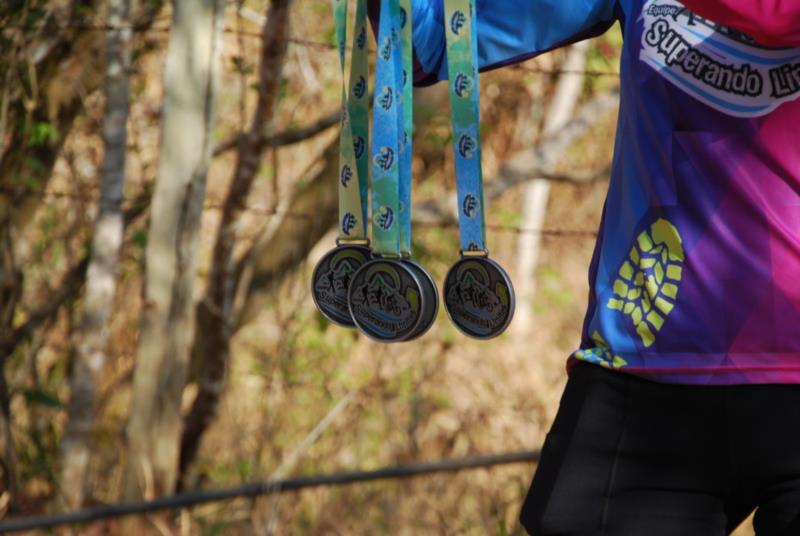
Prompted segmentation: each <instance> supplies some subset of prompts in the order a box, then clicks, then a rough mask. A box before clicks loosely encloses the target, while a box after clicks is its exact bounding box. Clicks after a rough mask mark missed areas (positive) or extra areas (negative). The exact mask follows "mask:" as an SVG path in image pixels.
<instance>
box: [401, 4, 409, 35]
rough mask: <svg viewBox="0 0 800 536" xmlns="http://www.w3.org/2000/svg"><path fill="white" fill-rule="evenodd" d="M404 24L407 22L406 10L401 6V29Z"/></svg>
mask: <svg viewBox="0 0 800 536" xmlns="http://www.w3.org/2000/svg"><path fill="white" fill-rule="evenodd" d="M406 24H408V13H406V10H405V9H403V8H402V7H401V8H400V29H401V30H402V29H403V28H405V27H406Z"/></svg>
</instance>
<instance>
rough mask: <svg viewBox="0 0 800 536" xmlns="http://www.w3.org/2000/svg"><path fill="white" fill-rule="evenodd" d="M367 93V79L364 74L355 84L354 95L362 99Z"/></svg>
mask: <svg viewBox="0 0 800 536" xmlns="http://www.w3.org/2000/svg"><path fill="white" fill-rule="evenodd" d="M366 94H367V80H366V79H365V78H364V77H363V76H360V77H359V78H358V82H356V83H355V85H354V86H353V95H354V96H355V97H356V98H357V99H361V98H363V97H364V95H366Z"/></svg>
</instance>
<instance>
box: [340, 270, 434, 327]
mask: <svg viewBox="0 0 800 536" xmlns="http://www.w3.org/2000/svg"><path fill="white" fill-rule="evenodd" d="M424 301H425V300H424V295H423V291H422V283H421V282H420V280H419V279H418V278H417V275H416V274H415V271H414V270H413V269H412V268H411V267H410V266H409V265H408V264H406V263H405V262H404V261H401V260H397V259H375V260H373V261H370V262H368V263H367V264H365V265H364V266H362V267H361V269H360V270H359V271H358V272H357V273H356V274H355V276H354V278H353V281H352V283H351V285H350V292H349V295H348V303H349V305H350V313H351V315H352V318H353V320H354V322H355V324H356V326H357V327H358V329H359V330H360V331H361V332H362V333H364V334H365V335H367V336H368V337H370V338H371V339H373V340H376V341H378V342H400V341H405V340H407V339H408V338H409V337H411V336H412V335H414V334H415V333H416V332H417V329H418V328H419V326H420V323H421V321H422V318H423V312H424V303H423V302H424Z"/></svg>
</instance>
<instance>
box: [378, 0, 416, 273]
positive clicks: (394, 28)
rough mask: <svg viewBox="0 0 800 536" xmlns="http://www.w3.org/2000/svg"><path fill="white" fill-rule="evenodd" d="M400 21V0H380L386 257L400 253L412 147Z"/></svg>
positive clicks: (381, 240)
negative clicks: (403, 190) (404, 177)
mask: <svg viewBox="0 0 800 536" xmlns="http://www.w3.org/2000/svg"><path fill="white" fill-rule="evenodd" d="M400 19H401V11H400V5H399V3H398V0H381V17H380V22H379V24H378V53H377V57H376V60H375V97H374V103H373V107H372V134H373V146H372V250H373V252H374V253H375V254H377V255H381V256H387V257H398V256H400V254H401V238H403V237H402V236H401V227H402V226H403V222H402V221H401V220H400V218H401V215H400V208H401V202H400V183H401V181H400V178H401V167H402V168H403V169H405V168H406V166H405V165H403V164H401V162H402V160H403V159H404V157H403V156H402V155H401V151H402V147H403V146H408V147H409V149H408V152H409V153H410V143H406V140H405V136H404V135H403V131H404V129H403V124H404V121H405V120H404V115H403V83H402V76H403V73H402V64H401V47H402V39H401V37H400V31H399V28H400V25H399V23H400V22H401V20H400ZM409 140H410V137H409ZM409 177H410V169H409ZM406 234H409V233H406Z"/></svg>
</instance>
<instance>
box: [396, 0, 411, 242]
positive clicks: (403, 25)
mask: <svg viewBox="0 0 800 536" xmlns="http://www.w3.org/2000/svg"><path fill="white" fill-rule="evenodd" d="M398 16H399V20H398V21H397V27H398V28H400V32H399V38H400V58H401V61H400V62H398V63H399V67H400V74H399V81H400V83H401V84H402V89H403V99H402V124H401V128H402V130H401V132H402V140H403V141H402V143H401V144H400V250H401V252H402V254H403V255H404V256H410V255H411V179H412V177H411V175H412V173H411V171H412V164H413V159H414V157H413V154H414V151H413V145H414V142H413V140H414V88H413V85H414V79H413V72H414V71H413V68H414V66H413V61H414V60H413V53H412V48H411V47H412V34H411V32H412V26H413V25H412V18H411V0H400V3H399V11H398Z"/></svg>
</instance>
